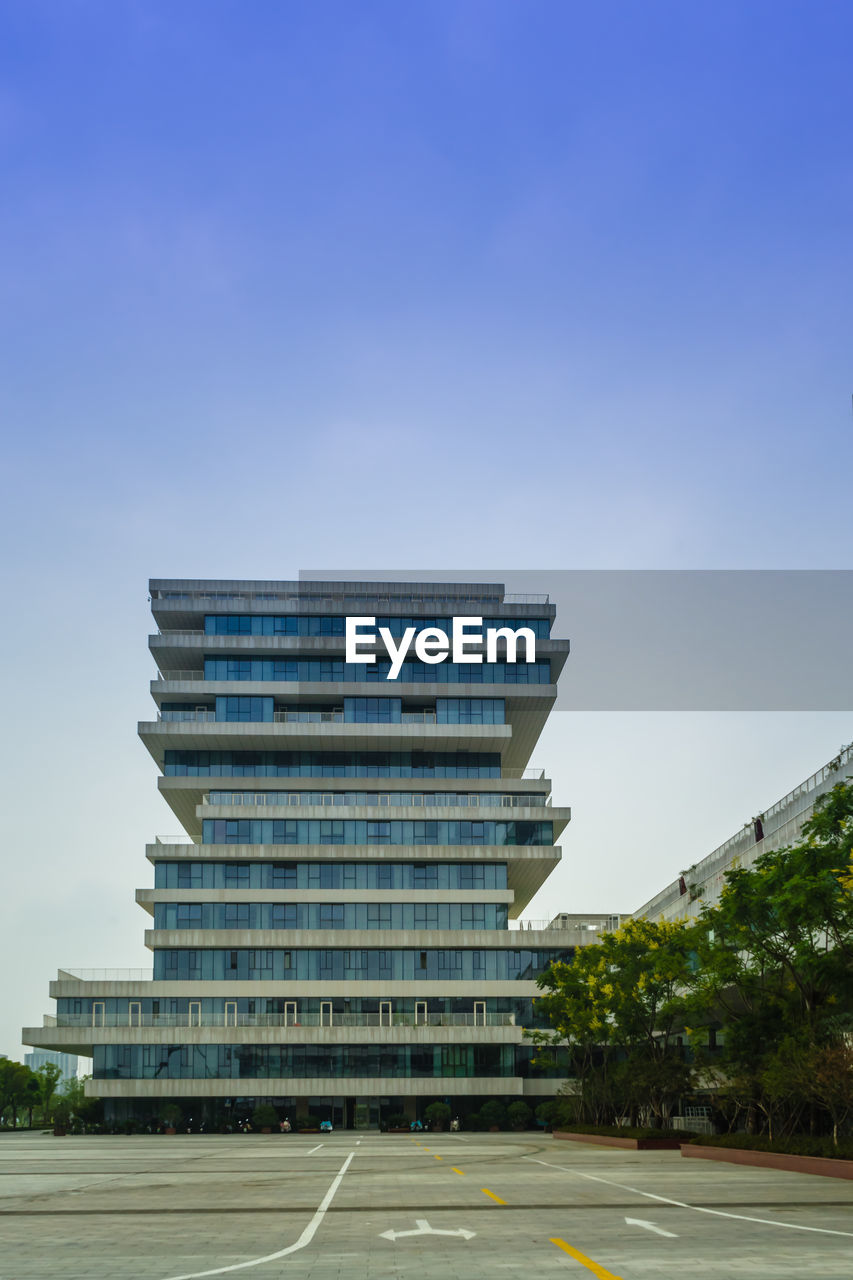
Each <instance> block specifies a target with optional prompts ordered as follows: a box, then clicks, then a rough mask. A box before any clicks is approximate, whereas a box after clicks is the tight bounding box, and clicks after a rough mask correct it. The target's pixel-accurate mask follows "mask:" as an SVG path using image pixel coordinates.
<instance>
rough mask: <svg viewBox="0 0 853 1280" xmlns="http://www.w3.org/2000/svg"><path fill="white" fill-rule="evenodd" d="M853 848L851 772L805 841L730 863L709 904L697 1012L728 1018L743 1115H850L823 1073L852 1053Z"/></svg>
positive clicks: (726, 1093) (780, 1120) (721, 1077)
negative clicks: (827, 1063)
mask: <svg viewBox="0 0 853 1280" xmlns="http://www.w3.org/2000/svg"><path fill="white" fill-rule="evenodd" d="M851 857H853V787H851V786H850V785H849V783H839V784H837V785H836V786H835V787H834V788H833V789H832V790H831V791H830V792H828V793H827V794H826V795H825V796H824V797H822V798H821V799H820V800H819V802H818V803H817V805H816V807H815V812H814V814H813V815H812V817H811V818H810V819H809V821H808V822H807V823H806V824H805V826H804V828H803V832H802V838H801V840H800V841H799V842H798V843H797V844H796V845H794V846H792V847H790V848H787V849H781V850H777V851H774V852H767V853H763V854H761V855H760V856H759V857H758V858H757V859H756V861H755V863H754V864H753V865H752V866H750V867H736V868H733V869H732V870H730V871H728V872H727V873H726V877H725V880H726V883H725V887H724V889H723V892H722V894H721V897H720V901H719V903H718V904H717V905H716V906H713V907H710V908H707V907H706V908H705V909H704V910H703V912H702V917H701V920H700V923H699V927H698V930H697V935H696V936H697V960H698V969H697V975H696V981H695V982H694V984H693V988H692V991H691V993H690V997H689V1000H688V1005H689V1018H690V1021H691V1022H692V1023H693V1025H696V1024H701V1023H703V1022H704V1023H707V1022H714V1021H716V1023H717V1024H718V1025H721V1026H722V1028H723V1031H724V1041H725V1048H724V1051H723V1052H722V1053H721V1054H720V1055H719V1057H718V1059H717V1073H716V1074H717V1079H718V1083H719V1093H720V1098H721V1102H722V1105H723V1106H724V1108H725V1109H727V1110H728V1113H729V1119H730V1122H731V1123H732V1124H733V1123H735V1122H736V1120H737V1119H738V1118H745V1120H746V1124H747V1128H748V1129H749V1130H750V1131H752V1130H754V1129H755V1128H756V1127H757V1125H758V1124H759V1122H761V1123H762V1124H763V1125H765V1126H766V1127H767V1128H768V1130H769V1131H770V1133H771V1134H775V1133H784V1132H786V1131H792V1130H794V1129H797V1128H799V1127H801V1126H802V1125H803V1124H804V1123H806V1122H807V1123H808V1127H809V1130H810V1131H813V1130H814V1126H815V1123H816V1120H817V1119H818V1118H819V1114H820V1112H821V1111H822V1112H824V1113H826V1114H827V1115H828V1117H829V1119H830V1121H831V1123H832V1125H833V1128H834V1129H837V1124H838V1122H839V1121H838V1119H837V1117H839V1116H842V1114H843V1115H846V1109H845V1107H844V1104H843V1102H839V1101H838V1099H837V1098H836V1097H835V1095H834V1094H833V1092H832V1090H831V1089H828V1088H827V1089H824V1091H823V1093H822V1094H821V1095H820V1096H819V1095H818V1093H817V1092H816V1091H815V1089H814V1088H813V1087H812V1084H813V1081H814V1079H815V1072H816V1070H817V1066H816V1064H817V1063H818V1062H820V1061H823V1059H824V1058H825V1057H827V1056H828V1057H829V1058H831V1059H832V1060H833V1061H834V1060H835V1057H838V1058H839V1060H840V1056H841V1049H842V1048H843V1045H844V1043H845V1040H844V1028H845V1027H846V1026H847V1025H848V1021H849V1017H850V1015H851V1012H853V999H851V992H853V892H851V890H853V876H851ZM833 1054H835V1057H833ZM711 1069H712V1068H711V1064H708V1070H709V1072H710V1070H711ZM821 1078H822V1079H823V1078H824V1074H823V1073H821ZM830 1097H832V1098H833V1101H832V1104H831V1105H830V1102H829V1098H830ZM839 1108H841V1109H840V1110H839Z"/></svg>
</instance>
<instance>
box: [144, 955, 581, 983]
mask: <svg viewBox="0 0 853 1280" xmlns="http://www.w3.org/2000/svg"><path fill="white" fill-rule="evenodd" d="M568 956H569V952H567V951H544V950H543V951H539V950H530V949H528V948H526V947H512V948H509V947H507V948H504V947H500V948H498V947H496V948H494V949H492V948H485V947H484V948H479V949H472V948H458V949H457V948H441V949H436V948H426V949H424V950H421V949H419V948H413V949H411V950H403V949H401V948H391V947H389V948H387V949H382V950H380V949H377V948H374V947H340V948H321V947H291V948H283V947H258V948H253V949H247V948H243V947H238V948H235V949H234V950H233V951H231V950H227V949H222V948H219V947H210V948H207V947H198V948H186V949H184V948H180V949H174V950H173V949H168V950H165V949H164V950H161V951H155V952H154V981H155V982H157V981H174V980H176V979H179V980H181V981H186V982H193V981H229V980H238V981H258V982H262V981H271V980H274V981H276V982H293V981H302V980H304V981H309V982H323V981H325V982H358V981H361V982H378V981H400V982H413V981H444V982H462V981H468V982H473V981H487V982H494V981H497V980H500V979H507V980H510V981H515V980H519V979H522V978H524V979H527V980H529V981H532V980H533V979H535V978H536V977H537V975H538V974H540V973H542V972H543V970H545V969H546V968H547V967H548V965H549V964H552V963H553V962H554V961H559V960H565V959H567V957H568Z"/></svg>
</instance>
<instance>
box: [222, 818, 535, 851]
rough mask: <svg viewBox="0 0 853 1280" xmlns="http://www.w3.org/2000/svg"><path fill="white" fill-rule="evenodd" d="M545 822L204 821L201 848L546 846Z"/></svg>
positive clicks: (232, 819)
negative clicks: (238, 846)
mask: <svg viewBox="0 0 853 1280" xmlns="http://www.w3.org/2000/svg"><path fill="white" fill-rule="evenodd" d="M553 842H554V829H553V823H551V822H496V821H493V820H492V819H486V820H485V821H482V822H471V821H468V820H463V821H455V820H448V819H438V820H429V819H417V820H413V821H410V822H394V821H392V822H367V821H362V820H360V819H343V820H338V821H332V820H327V819H320V818H205V819H204V820H203V822H202V844H320V845H322V844H349V845H363V844H394V845H419V844H429V845H456V844H465V845H483V844H486V845H549V844H553Z"/></svg>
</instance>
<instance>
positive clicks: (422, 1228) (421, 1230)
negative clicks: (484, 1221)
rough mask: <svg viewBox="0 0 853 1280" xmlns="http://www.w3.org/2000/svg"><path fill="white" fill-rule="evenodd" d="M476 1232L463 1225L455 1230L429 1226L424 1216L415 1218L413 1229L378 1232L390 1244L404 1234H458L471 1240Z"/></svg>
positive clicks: (463, 1238) (401, 1237)
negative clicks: (467, 1229)
mask: <svg viewBox="0 0 853 1280" xmlns="http://www.w3.org/2000/svg"><path fill="white" fill-rule="evenodd" d="M476 1234H477V1232H476V1231H466V1229H465V1228H464V1227H459V1229H458V1230H457V1231H445V1230H442V1228H441V1227H431V1226H430V1225H429V1223H428V1222H427V1220H426V1218H415V1229H414V1231H380V1232H379V1235H380V1237H381V1238H382V1239H383V1240H390V1241H391V1243H392V1244H394V1243H395V1241H397V1240H402V1239H403V1237H404V1236H458V1237H459V1238H460V1239H462V1240H473V1239H474V1236H475V1235H476Z"/></svg>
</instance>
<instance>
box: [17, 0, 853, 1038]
mask: <svg viewBox="0 0 853 1280" xmlns="http://www.w3.org/2000/svg"><path fill="white" fill-rule="evenodd" d="M851 37H853V10H851V8H850V6H849V4H847V3H846V2H845V3H831V2H828V0H824V2H822V3H820V4H817V5H815V4H813V3H779V0H772V3H751V2H750V0H737V2H736V3H725V2H723V3H721V2H720V0H715V3H713V4H710V3H707V4H701V3H696V4H691V5H685V4H683V3H681V0H678V2H673V3H655V2H654V0H646V3H643V4H639V3H631V2H629V0H623V3H619V4H616V3H606V2H600V3H596V4H595V5H592V4H580V3H573V2H572V0H554V2H550V0H548V2H544V3H536V0H530V2H529V3H526V4H523V5H522V4H518V3H515V2H513V3H502V2H501V0H490V2H489V3H479V2H476V0H455V2H454V3H441V2H439V0H428V2H427V0H423V2H419V0H411V2H409V3H406V4H400V3H396V2H395V3H370V2H369V0H355V2H354V0H347V2H346V3H334V2H325V3H324V2H323V0H318V3H315V4H307V3H301V4H297V3H280V2H275V3H273V2H272V0H253V3H250V4H246V3H222V2H217V0H204V2H203V3H201V2H199V3H191V2H190V0H182V2H181V3H179V4H176V3H166V2H165V0H163V2H156V3H146V2H145V0H124V2H122V0H118V2H116V0H109V3H106V2H104V3H96V2H86V0H76V2H74V0H67V2H65V3H61V2H60V0H52V2H51V3H43V2H41V0H20V2H17V3H16V2H12V0H0V165H2V169H0V189H2V192H3V197H2V200H0V288H2V305H0V424H2V428H3V437H4V448H3V453H2V463H3V473H4V487H3V498H4V501H3V503H2V514H0V519H2V522H3V547H4V551H5V554H4V557H3V563H4V586H5V593H4V599H5V601H6V605H7V608H6V611H5V626H4V627H3V628H2V637H3V645H4V652H3V658H4V661H3V665H2V671H3V678H4V686H5V687H4V693H3V707H4V711H5V720H6V733H5V734H4V735H3V745H2V750H3V762H2V775H0V776H2V778H3V780H4V783H5V784H6V797H5V800H4V806H3V813H4V819H5V823H4V826H5V839H4V841H3V863H4V873H3V889H4V893H3V905H2V912H3V919H2V932H1V933H0V936H1V937H2V945H3V948H4V951H5V952H6V955H5V957H4V959H3V961H2V963H3V966H4V967H3V972H4V974H5V975H7V979H8V976H9V975H10V974H14V975H15V977H14V980H13V981H12V982H11V983H9V982H8V981H7V983H6V984H4V985H5V994H4V1003H3V1007H2V1010H0V1051H2V1050H5V1051H6V1052H9V1053H12V1054H13V1055H16V1054H17V1053H19V1052H20V1049H19V1028H20V1026H21V1025H22V1024H24V1023H28V1024H31V1023H34V1022H36V1023H37V1022H39V1021H40V1019H41V1014H42V1013H43V1012H47V1011H50V1010H51V1009H52V1008H53V1006H52V1003H51V1002H49V1001H48V999H47V983H48V981H49V979H50V978H51V977H52V976H53V975H54V973H55V970H56V968H57V967H58V966H59V965H62V964H72V965H73V964H78V965H83V964H86V965H92V966H101V965H103V966H107V965H133V964H141V963H145V961H146V959H147V956H146V953H145V952H144V951H143V949H142V945H141V936H142V929H143V928H144V926H145V924H146V923H147V922H148V920H149V917H148V916H147V915H146V914H145V913H143V912H142V911H141V910H140V909H139V908H137V907H136V906H135V905H134V903H133V890H134V888H135V887H136V886H137V885H146V884H150V882H151V868H150V865H149V864H148V863H147V862H146V861H145V860H144V856H143V852H144V850H143V846H144V844H145V841H146V840H147V839H150V837H151V836H152V835H153V833H154V832H156V831H166V832H168V831H170V830H173V829H174V826H175V822H174V819H173V818H172V816H171V811H170V810H168V808H167V807H166V806H165V805H164V804H163V803H162V802H161V801H160V800H159V799H158V798H157V795H156V791H155V770H154V767H153V765H152V763H151V761H150V760H149V758H148V756H147V753H146V752H145V751H144V749H143V747H142V746H141V745H140V744H139V743H138V742H137V741H136V739H135V729H136V721H137V720H138V719H141V718H146V717H147V716H148V715H149V712H150V707H151V703H150V700H149V699H148V697H147V681H148V679H149V678H150V676H151V674H152V664H151V662H150V659H149V658H148V655H147V651H146V646H145V637H146V635H147V633H148V631H149V629H150V619H149V615H148V606H147V602H146V595H147V579H148V578H149V576H182V575H187V576H199V577H204V576H210V577H232V576H233V577H241V576H245V577H260V578H266V577H269V578H279V577H280V578H287V577H292V576H295V575H296V574H297V572H298V571H299V569H300V568H301V567H303V566H318V565H323V564H327V565H330V566H336V565H347V566H349V567H351V568H353V569H358V570H363V571H364V572H365V574H369V571H370V569H371V567H372V566H379V565H381V566H391V567H393V566H394V565H395V564H396V565H399V566H400V567H401V568H402V567H410V566H415V567H416V566H418V565H419V564H421V565H423V566H424V567H434V566H436V565H441V564H446V565H447V566H448V567H451V566H457V565H461V564H465V563H477V564H491V565H492V566H494V569H495V572H496V574H498V575H499V574H500V572H501V570H502V569H504V568H506V569H509V568H515V567H530V566H536V567H540V568H547V567H548V566H549V565H550V566H553V567H554V568H555V569H566V568H608V567H609V568H693V567H695V568H711V567H720V568H744V567H757V568H771V567H778V568H800V567H806V568H846V567H849V565H850V475H851V463H853V458H852V457H851V453H853V449H851V428H853V418H852V417H851V399H850V396H851V390H853V378H851V371H850V360H851V331H853V326H851V318H853V317H851V311H853V289H851V279H850V275H851V271H850V268H851V227H853V167H851V163H850V156H851V154H853V146H851V141H853V140H851V136H850V135H851V121H853V78H851V76H850V45H851ZM785 624H786V616H785V602H784V601H780V608H779V617H778V627H779V628H780V630H781V629H784V627H785ZM736 625H737V620H736V619H733V626H736ZM557 631H558V632H559V633H560V634H566V633H568V634H571V626H570V620H563V624H562V626H561V625H560V622H559V621H558V626H557ZM844 642H846V641H844ZM570 661H571V660H570ZM849 721H850V717H849V716H842V715H832V714H830V713H824V714H823V715H821V716H809V715H804V714H803V715H782V714H781V713H777V714H776V715H775V716H774V715H764V716H759V715H753V716H744V715H715V714H714V713H708V714H705V715H704V716H687V715H675V714H669V715H657V716H655V715H639V714H636V715H634V716H630V715H624V716H618V715H616V714H615V713H610V714H608V715H604V714H600V715H592V714H584V715H580V714H570V713H562V712H561V713H559V714H558V715H556V716H555V717H554V718H553V720H552V723H551V725H550V726H549V728H548V730H547V733H546V736H545V737H543V739H542V742H541V744H540V749H539V750H538V751H537V756H536V760H537V763H541V764H544V765H547V766H548V768H549V771H550V772H551V773H552V775H553V777H554V788H555V798H556V799H559V800H561V801H562V802H567V803H570V804H571V805H572V806H573V809H574V815H575V816H574V821H573V823H572V824H571V827H570V828H569V830H568V831H567V833H566V836H565V838H564V840H563V847H564V858H565V861H564V864H563V867H562V868H561V870H560V871H559V873H557V875H556V876H555V877H554V878H553V883H552V885H551V886H549V888H548V890H547V892H546V894H545V895H544V896H543V895H540V900H539V901H538V902H537V903H536V904H535V907H534V911H533V914H536V915H549V914H552V911H553V910H557V909H561V908H562V909H567V910H582V909H584V908H587V907H588V908H589V909H602V908H606V907H610V906H614V905H615V907H616V908H617V909H618V908H623V909H624V908H631V907H632V906H636V905H638V904H639V901H641V900H642V899H643V898H645V897H647V896H649V895H650V894H651V893H652V892H654V891H655V890H656V889H657V888H659V887H660V886H661V885H662V884H663V883H664V882H666V881H667V880H669V879H670V878H671V877H672V875H674V874H676V873H677V872H678V870H679V869H680V868H681V867H682V866H683V865H686V864H687V863H689V862H692V861H694V860H695V859H696V857H697V856H702V854H703V853H705V852H708V851H710V849H711V848H713V846H714V845H715V844H716V843H718V842H719V841H721V840H723V839H725V838H726V837H727V836H728V835H730V834H732V833H733V832H734V830H736V829H737V828H738V827H739V826H740V824H741V823H742V822H743V821H744V819H746V818H749V817H750V816H751V815H752V813H754V812H757V811H758V810H759V809H760V808H762V807H764V806H766V805H767V804H769V803H771V802H772V801H773V800H774V799H776V798H777V797H778V796H779V795H781V794H782V793H783V792H785V791H786V790H787V789H788V788H789V787H790V786H792V785H794V784H795V783H796V782H798V781H799V780H800V779H801V778H802V777H804V776H805V775H806V774H808V773H810V772H811V771H812V770H813V769H814V768H816V767H817V766H818V765H820V764H821V763H823V762H824V761H825V760H826V759H828V758H829V757H830V756H831V755H832V754H833V753H834V752H835V751H836V749H837V747H838V746H839V745H840V743H841V742H842V741H848V740H849V739H850V738H851V737H853V726H851V724H850V723H849ZM688 846H689V848H688Z"/></svg>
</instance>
